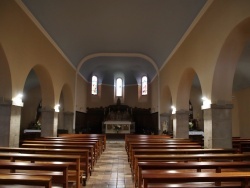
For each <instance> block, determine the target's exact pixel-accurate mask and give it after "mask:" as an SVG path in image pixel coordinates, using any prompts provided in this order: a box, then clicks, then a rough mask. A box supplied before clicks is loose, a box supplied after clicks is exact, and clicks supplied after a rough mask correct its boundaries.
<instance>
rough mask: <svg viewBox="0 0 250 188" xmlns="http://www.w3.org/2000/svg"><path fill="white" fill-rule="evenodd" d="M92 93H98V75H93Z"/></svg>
mask: <svg viewBox="0 0 250 188" xmlns="http://www.w3.org/2000/svg"><path fill="white" fill-rule="evenodd" d="M91 94H92V95H97V77H96V76H92V88H91Z"/></svg>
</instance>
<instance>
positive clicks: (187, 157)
mask: <svg viewBox="0 0 250 188" xmlns="http://www.w3.org/2000/svg"><path fill="white" fill-rule="evenodd" d="M247 160H250V154H238V153H237V154H183V155H182V154H180V155H135V156H134V164H133V175H134V176H135V175H137V174H138V162H144V161H145V162H146V161H169V162H172V161H182V162H184V161H188V162H189V161H197V162H201V161H247Z"/></svg>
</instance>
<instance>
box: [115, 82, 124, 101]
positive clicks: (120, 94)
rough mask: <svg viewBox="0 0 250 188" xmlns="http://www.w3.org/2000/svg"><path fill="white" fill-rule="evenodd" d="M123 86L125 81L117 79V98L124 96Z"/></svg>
mask: <svg viewBox="0 0 250 188" xmlns="http://www.w3.org/2000/svg"><path fill="white" fill-rule="evenodd" d="M122 86H123V80H122V79H121V78H117V79H116V96H117V97H121V96H122Z"/></svg>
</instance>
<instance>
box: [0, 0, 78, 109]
mask: <svg viewBox="0 0 250 188" xmlns="http://www.w3.org/2000/svg"><path fill="white" fill-rule="evenodd" d="M0 12H1V16H0V26H1V31H0V43H1V45H2V48H3V51H4V53H5V55H6V57H7V60H8V64H9V67H10V73H11V84H12V96H11V98H12V97H14V96H16V95H17V94H18V93H20V92H22V91H23V87H24V83H25V81H26V78H27V76H28V74H29V72H30V70H31V69H32V68H34V67H37V71H39V70H41V68H42V69H43V72H47V75H44V76H43V74H37V75H38V77H39V80H40V81H41V87H42V88H41V89H42V93H43V97H44V100H43V105H45V106H48V107H50V108H54V105H55V104H57V103H58V102H59V98H60V93H61V89H62V87H63V85H64V84H66V83H67V84H68V85H69V86H70V89H71V90H72V93H74V81H75V79H74V78H75V76H74V75H75V70H74V69H73V68H72V67H71V66H70V65H69V63H68V62H67V61H66V60H65V59H64V58H63V57H62V55H61V54H60V53H59V52H58V51H57V50H56V49H55V47H54V46H53V45H52V44H51V42H49V41H48V39H47V38H46V37H45V36H44V35H43V34H42V33H41V32H40V30H39V29H38V28H37V27H36V26H35V25H34V23H33V22H32V21H31V20H30V18H28V16H27V15H26V14H25V13H24V12H23V11H22V10H21V8H20V7H19V6H18V5H17V4H16V3H15V1H8V0H3V1H1V2H0ZM36 73H37V72H36ZM43 82H44V84H43ZM46 98H50V100H48V101H47V102H46Z"/></svg>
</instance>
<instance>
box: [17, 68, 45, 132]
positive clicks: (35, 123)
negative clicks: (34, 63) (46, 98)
mask: <svg viewBox="0 0 250 188" xmlns="http://www.w3.org/2000/svg"><path fill="white" fill-rule="evenodd" d="M41 101H42V92H41V84H40V82H39V79H38V76H37V75H36V73H35V71H34V69H31V70H30V72H29V73H28V75H27V77H26V80H25V83H24V89H23V104H24V105H23V107H22V112H21V124H20V125H21V127H20V129H21V132H23V130H24V129H27V128H29V129H34V128H38V127H40V126H39V125H40V120H41V119H40V118H41V112H40V110H41V109H40V107H41V106H40V105H41Z"/></svg>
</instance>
